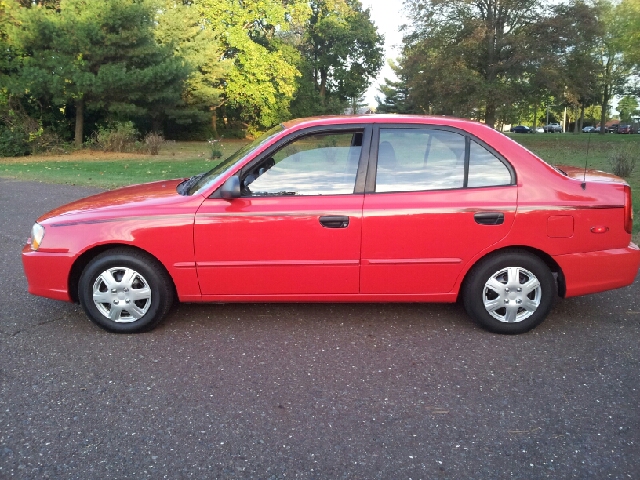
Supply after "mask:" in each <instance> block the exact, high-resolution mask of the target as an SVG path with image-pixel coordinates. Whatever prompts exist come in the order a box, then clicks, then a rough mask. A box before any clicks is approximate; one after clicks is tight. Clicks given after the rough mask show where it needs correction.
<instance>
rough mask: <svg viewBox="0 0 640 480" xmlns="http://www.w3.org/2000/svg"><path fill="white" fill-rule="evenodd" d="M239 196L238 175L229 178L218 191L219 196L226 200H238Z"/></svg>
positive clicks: (240, 193)
mask: <svg viewBox="0 0 640 480" xmlns="http://www.w3.org/2000/svg"><path fill="white" fill-rule="evenodd" d="M241 195H242V191H241V190H240V177H239V176H238V175H234V176H233V177H229V178H228V179H227V181H226V182H224V184H223V185H222V188H221V189H220V196H221V197H222V198H224V199H227V200H231V199H234V198H240V196H241Z"/></svg>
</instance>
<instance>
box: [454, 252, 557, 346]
mask: <svg viewBox="0 0 640 480" xmlns="http://www.w3.org/2000/svg"><path fill="white" fill-rule="evenodd" d="M509 275H511V276H512V278H511V280H509V279H508V277H509ZM516 277H517V279H516ZM536 280H537V282H538V284H539V287H535V285H536ZM491 285H493V286H494V287H495V290H494V288H492V286H491ZM534 287H535V288H534ZM532 288H534V289H533V290H531V291H529V290H530V289H532ZM514 290H515V291H514ZM557 292H558V287H557V284H556V280H555V278H554V276H553V274H552V273H551V270H550V269H549V267H547V265H546V264H545V263H544V262H543V261H542V260H540V258H538V257H537V256H535V255H533V254H531V253H528V252H525V251H522V250H506V251H503V252H501V253H498V254H495V255H492V256H489V257H486V258H485V259H483V260H481V261H480V262H478V263H477V264H476V265H475V266H474V267H473V269H472V270H471V272H469V275H468V277H467V278H466V280H465V283H464V286H463V290H462V294H463V303H464V308H465V310H466V312H467V314H468V315H469V316H470V317H471V318H473V319H474V320H475V321H476V322H477V323H478V324H480V325H481V326H482V327H484V328H486V329H487V330H489V331H491V332H495V333H505V334H518V333H524V332H528V331H529V330H531V329H532V328H535V327H536V326H538V325H539V324H540V323H541V322H542V321H543V320H544V319H545V318H546V317H547V315H548V314H549V311H550V310H551V307H552V306H553V303H554V301H555V299H556V296H557ZM485 301H486V302H487V303H486V306H485ZM490 312H491V313H490Z"/></svg>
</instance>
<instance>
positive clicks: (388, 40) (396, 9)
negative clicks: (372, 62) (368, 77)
mask: <svg viewBox="0 0 640 480" xmlns="http://www.w3.org/2000/svg"><path fill="white" fill-rule="evenodd" d="M361 1H362V6H363V7H364V8H369V9H370V11H371V19H372V20H373V23H375V25H376V27H378V32H379V33H381V34H382V35H384V49H385V64H384V67H383V68H382V70H381V71H380V74H379V75H378V77H377V78H376V80H375V81H374V82H373V83H372V84H371V87H369V90H367V93H366V94H365V102H366V103H367V104H368V105H369V106H372V107H375V106H376V105H377V102H376V98H375V97H376V95H378V96H380V95H381V94H380V93H379V92H378V86H379V85H380V84H381V83H384V79H385V77H386V78H391V79H396V76H395V75H394V73H393V70H391V67H389V65H388V64H387V59H388V58H392V59H395V58H397V57H398V56H399V53H400V49H399V46H400V44H401V43H402V34H401V33H400V32H399V31H398V28H400V26H401V25H402V24H404V23H407V19H406V17H405V16H404V14H403V13H402V1H401V0H361Z"/></svg>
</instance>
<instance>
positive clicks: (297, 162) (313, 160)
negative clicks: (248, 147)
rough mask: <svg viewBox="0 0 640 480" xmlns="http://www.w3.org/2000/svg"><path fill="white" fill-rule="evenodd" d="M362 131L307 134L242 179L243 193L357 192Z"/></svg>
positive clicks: (262, 162)
mask: <svg viewBox="0 0 640 480" xmlns="http://www.w3.org/2000/svg"><path fill="white" fill-rule="evenodd" d="M362 137H363V133H362V131H352V132H342V131H341V132H332V133H320V134H315V135H307V136H305V137H302V138H299V139H297V140H295V141H293V142H291V143H288V144H287V145H285V146H284V147H282V148H281V149H279V150H277V151H276V152H275V153H274V154H272V155H271V156H269V157H268V158H265V159H263V160H261V161H260V162H259V163H258V164H257V165H255V166H254V167H252V169H251V170H250V171H249V172H248V173H246V174H245V175H244V177H243V178H242V194H243V196H250V197H259V196H273V195H345V194H351V193H353V190H354V187H355V180H356V174H357V172H358V162H359V160H360V153H361V151H362Z"/></svg>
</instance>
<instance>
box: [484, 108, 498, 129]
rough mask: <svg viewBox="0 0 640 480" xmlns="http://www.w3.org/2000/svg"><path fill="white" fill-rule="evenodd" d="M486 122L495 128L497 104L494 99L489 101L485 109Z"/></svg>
mask: <svg viewBox="0 0 640 480" xmlns="http://www.w3.org/2000/svg"><path fill="white" fill-rule="evenodd" d="M484 123H486V124H487V125H488V126H489V127H491V128H494V126H495V124H496V106H495V104H494V103H493V101H487V107H486V109H485V111H484Z"/></svg>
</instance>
